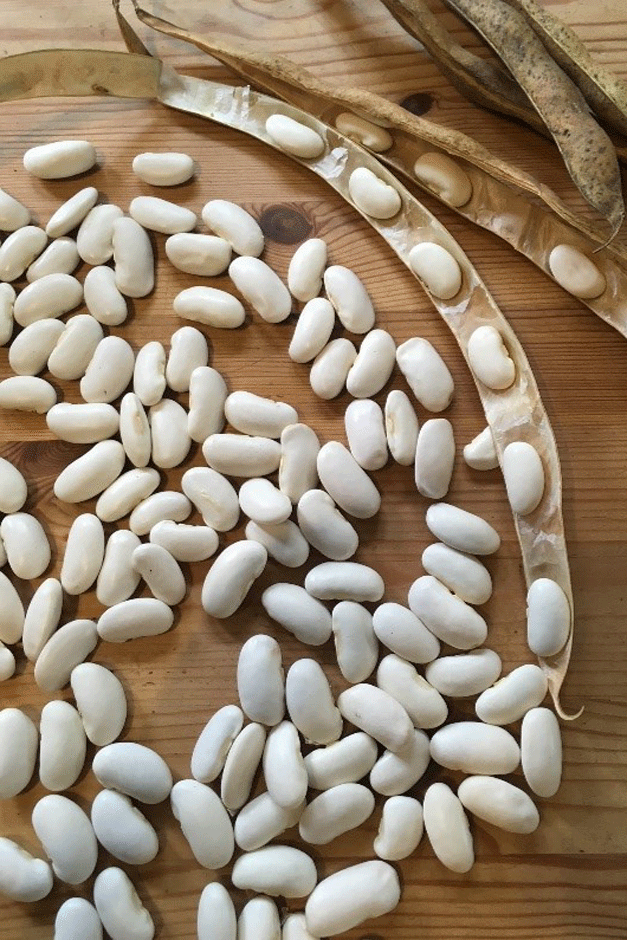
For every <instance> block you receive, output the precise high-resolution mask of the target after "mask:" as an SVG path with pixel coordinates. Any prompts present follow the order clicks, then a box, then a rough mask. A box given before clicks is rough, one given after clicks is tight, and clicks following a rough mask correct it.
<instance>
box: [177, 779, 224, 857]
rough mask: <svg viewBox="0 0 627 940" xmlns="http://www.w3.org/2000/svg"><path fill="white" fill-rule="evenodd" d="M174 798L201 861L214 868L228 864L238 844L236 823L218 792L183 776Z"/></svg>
mask: <svg viewBox="0 0 627 940" xmlns="http://www.w3.org/2000/svg"><path fill="white" fill-rule="evenodd" d="M170 802H171V805H172V813H173V815H174V818H175V819H178V821H179V823H180V824H181V829H182V831H183V835H184V836H185V838H186V840H187V842H188V843H189V847H190V849H191V850H192V854H193V856H194V858H195V859H196V861H197V862H198V864H199V865H202V866H203V867H204V868H211V869H216V868H223V867H224V866H225V865H228V863H229V862H230V861H231V858H232V856H233V851H234V848H235V840H234V837H233V825H232V823H231V820H230V818H229V814H228V813H227V811H226V809H225V808H224V806H223V805H222V801H221V800H220V797H219V796H218V794H217V793H215V791H214V790H212V789H211V787H208V786H205V784H204V783H199V782H198V780H179V781H178V782H177V783H175V784H174V786H173V787H172V792H171V793H170ZM236 864H237V863H236Z"/></svg>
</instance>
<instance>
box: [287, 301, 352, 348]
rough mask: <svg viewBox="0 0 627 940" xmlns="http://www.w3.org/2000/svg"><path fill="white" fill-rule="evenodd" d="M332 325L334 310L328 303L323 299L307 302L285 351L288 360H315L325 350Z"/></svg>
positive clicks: (333, 323) (333, 322)
mask: <svg viewBox="0 0 627 940" xmlns="http://www.w3.org/2000/svg"><path fill="white" fill-rule="evenodd" d="M334 325H335V310H334V309H333V306H332V304H331V303H330V301H328V300H327V299H326V298H325V297H313V298H312V299H311V300H308V301H307V303H306V304H305V306H304V307H303V309H302V310H301V312H300V314H299V317H298V320H297V321H296V326H295V328H294V333H293V334H292V339H291V342H290V345H289V348H288V351H287V352H288V355H289V357H290V359H292V361H293V362H310V361H311V360H312V359H315V357H316V356H318V355H319V354H320V353H321V352H322V350H323V349H325V348H326V346H327V344H328V342H329V339H330V337H331V333H332V332H333V327H334ZM334 348H335V347H334ZM340 348H346V349H347V348H348V347H340Z"/></svg>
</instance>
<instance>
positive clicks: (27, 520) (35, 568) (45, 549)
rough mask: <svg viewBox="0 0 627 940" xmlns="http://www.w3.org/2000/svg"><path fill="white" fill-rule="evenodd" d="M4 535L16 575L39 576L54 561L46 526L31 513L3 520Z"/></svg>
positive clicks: (0, 525) (1, 534)
mask: <svg viewBox="0 0 627 940" xmlns="http://www.w3.org/2000/svg"><path fill="white" fill-rule="evenodd" d="M0 538H1V539H2V542H3V544H4V550H5V553H6V556H7V561H8V563H9V567H10V568H11V571H12V572H13V574H15V575H16V576H17V577H18V578H23V579H24V580H25V581H30V580H32V579H33V578H38V577H40V575H42V574H43V573H44V571H45V570H46V568H47V567H48V565H49V564H50V543H49V542H48V537H47V535H46V533H45V531H44V528H43V526H42V524H41V522H40V521H39V519H36V518H35V516H31V514H30V513H28V512H13V513H10V514H9V515H8V516H5V517H4V519H3V520H2V522H1V523H0Z"/></svg>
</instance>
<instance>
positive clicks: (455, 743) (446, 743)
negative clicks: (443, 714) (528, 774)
mask: <svg viewBox="0 0 627 940" xmlns="http://www.w3.org/2000/svg"><path fill="white" fill-rule="evenodd" d="M430 749H431V757H432V758H433V760H434V761H435V762H436V763H437V764H439V765H440V766H441V767H447V768H448V769H449V770H462V771H463V772H464V773H467V774H510V773H512V772H513V771H514V770H516V768H517V767H518V764H519V763H520V748H519V747H518V744H517V743H516V741H515V739H514V738H513V737H512V735H511V734H510V733H509V731H506V730H505V728H500V727H498V725H484V724H483V722H480V721H458V722H454V723H453V724H450V725H446V726H445V727H444V728H440V730H439V731H436V732H435V734H434V735H433V737H432V738H431V745H430Z"/></svg>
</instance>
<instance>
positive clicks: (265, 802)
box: [235, 791, 305, 852]
mask: <svg viewBox="0 0 627 940" xmlns="http://www.w3.org/2000/svg"><path fill="white" fill-rule="evenodd" d="M304 805H305V803H304V801H303V802H302V803H299V804H298V805H297V806H293V807H284V806H279V804H278V803H275V802H274V800H273V799H272V797H271V796H270V794H269V793H268V792H267V791H266V792H264V793H260V794H259V796H256V797H255V799H254V800H251V801H250V803H247V804H246V805H245V806H244V807H242V809H241V810H240V812H239V813H238V814H237V817H236V819H235V841H236V843H237V845H238V846H239V847H240V849H243V850H244V851H245V852H251V851H253V850H254V849H260V848H261V846H262V845H266V843H268V842H270V840H271V839H275V838H276V837H277V836H280V835H283V833H284V832H285V831H286V830H287V829H291V828H292V826H294V825H295V824H296V823H297V822H298V820H299V818H300V815H301V813H302V811H303V807H304Z"/></svg>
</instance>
